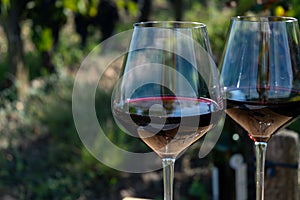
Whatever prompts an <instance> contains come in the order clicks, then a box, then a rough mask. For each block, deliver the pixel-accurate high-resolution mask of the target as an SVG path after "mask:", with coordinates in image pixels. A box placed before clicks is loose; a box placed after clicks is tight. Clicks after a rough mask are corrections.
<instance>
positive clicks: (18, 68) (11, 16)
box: [1, 0, 29, 98]
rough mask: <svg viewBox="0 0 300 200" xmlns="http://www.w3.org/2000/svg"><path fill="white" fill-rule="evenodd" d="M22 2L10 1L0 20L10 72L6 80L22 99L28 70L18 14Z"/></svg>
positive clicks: (26, 85) (25, 89) (26, 84)
mask: <svg viewBox="0 0 300 200" xmlns="http://www.w3.org/2000/svg"><path fill="white" fill-rule="evenodd" d="M23 4H24V3H23V2H18V1H17V0H12V1H11V4H10V7H9V10H7V12H6V13H5V14H2V17H1V20H2V24H3V28H4V32H5V34H6V38H7V43H8V60H9V65H10V70H9V73H8V76H7V79H9V80H10V81H13V82H14V81H15V84H16V86H17V91H18V97H19V98H23V97H24V95H25V94H26V92H27V89H28V73H29V71H28V68H27V67H26V66H25V63H24V52H23V42H22V39H21V29H20V13H21V11H22V9H23Z"/></svg>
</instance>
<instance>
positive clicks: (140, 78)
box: [112, 21, 223, 200]
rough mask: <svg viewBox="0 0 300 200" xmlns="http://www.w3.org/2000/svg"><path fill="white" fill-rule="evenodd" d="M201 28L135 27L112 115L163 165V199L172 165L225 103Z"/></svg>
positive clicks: (174, 24) (164, 24) (169, 194)
mask: <svg viewBox="0 0 300 200" xmlns="http://www.w3.org/2000/svg"><path fill="white" fill-rule="evenodd" d="M211 54H212V53H211V48H210V44H209V39H208V35H207V30H206V26H205V24H202V23H197V22H176V21H174V22H144V23H143V22H141V23H136V24H135V25H134V31H133V35H132V38H131V42H130V47H129V50H128V53H127V54H126V56H125V60H124V63H123V71H122V76H121V78H120V80H119V81H118V83H117V84H116V86H115V90H114V92H113V96H112V98H113V99H112V109H113V114H114V117H115V119H116V121H117V123H118V124H119V125H120V126H122V127H123V128H124V129H125V130H126V132H128V133H129V134H131V135H132V136H134V137H138V138H140V139H141V140H142V141H143V142H144V143H145V144H146V145H148V146H149V147H150V148H151V149H152V150H153V151H155V152H156V154H157V155H158V156H159V157H160V158H161V159H162V164H163V176H164V199H165V200H171V199H173V177H174V162H175V160H176V158H178V156H179V155H180V154H181V153H182V152H183V151H184V150H185V149H186V148H187V147H189V146H190V145H192V144H193V143H194V142H196V141H197V140H199V139H200V138H201V137H202V136H204V135H205V134H206V133H207V132H208V131H209V130H211V129H212V128H213V127H214V126H215V125H216V124H217V123H218V121H219V119H220V113H221V112H222V111H223V99H222V94H221V88H220V86H219V79H218V77H219V76H218V70H217V68H216V67H215V65H214V62H213V60H212V58H211Z"/></svg>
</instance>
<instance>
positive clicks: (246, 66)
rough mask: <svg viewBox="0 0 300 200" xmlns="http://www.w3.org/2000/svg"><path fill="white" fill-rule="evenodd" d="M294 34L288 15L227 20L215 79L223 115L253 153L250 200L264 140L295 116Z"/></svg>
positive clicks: (299, 72)
mask: <svg viewBox="0 0 300 200" xmlns="http://www.w3.org/2000/svg"><path fill="white" fill-rule="evenodd" d="M299 41H300V36H299V27H298V22H297V20H296V19H294V18H291V17H272V16H269V17H258V16H240V17H234V18H232V20H231V24H230V29H229V34H228V37H227V41H226V45H225V50H224V54H223V58H222V61H221V67H222V71H221V81H222V83H223V86H224V93H225V96H226V102H227V108H226V114H227V115H229V116H230V117H231V118H232V119H233V120H234V121H235V122H236V123H237V124H239V125H240V126H241V127H242V128H244V129H245V131H246V132H248V135H249V137H250V138H251V139H252V140H253V141H254V142H255V143H254V144H255V149H256V200H263V199H264V164H265V152H266V148H267V142H268V141H269V139H270V138H271V137H272V135H273V134H275V133H276V132H277V131H278V130H279V129H280V128H282V127H284V126H286V125H288V124H289V123H290V122H292V121H293V120H294V119H295V118H297V117H298V116H299V114H300V46H299V45H300V44H299Z"/></svg>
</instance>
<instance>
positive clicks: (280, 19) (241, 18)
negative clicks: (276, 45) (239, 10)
mask: <svg viewBox="0 0 300 200" xmlns="http://www.w3.org/2000/svg"><path fill="white" fill-rule="evenodd" d="M231 19H232V20H233V21H247V22H268V23H273V22H276V23H278V22H279V23H280V22H283V23H286V22H297V19H296V18H294V17H286V16H256V15H249V16H236V17H232V18H231Z"/></svg>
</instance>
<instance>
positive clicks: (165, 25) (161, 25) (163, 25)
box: [133, 21, 206, 29]
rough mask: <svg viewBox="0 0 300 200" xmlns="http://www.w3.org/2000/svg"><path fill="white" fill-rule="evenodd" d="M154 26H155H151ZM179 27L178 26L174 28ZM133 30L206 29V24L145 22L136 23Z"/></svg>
mask: <svg viewBox="0 0 300 200" xmlns="http://www.w3.org/2000/svg"><path fill="white" fill-rule="evenodd" d="M153 25H156V26H153ZM174 25H179V26H174ZM133 27H134V28H154V27H155V28H170V29H171V28H181V29H185V28H186V29H189V28H206V24H204V23H202V22H196V21H145V22H136V23H134V24H133Z"/></svg>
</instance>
